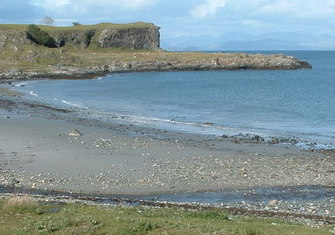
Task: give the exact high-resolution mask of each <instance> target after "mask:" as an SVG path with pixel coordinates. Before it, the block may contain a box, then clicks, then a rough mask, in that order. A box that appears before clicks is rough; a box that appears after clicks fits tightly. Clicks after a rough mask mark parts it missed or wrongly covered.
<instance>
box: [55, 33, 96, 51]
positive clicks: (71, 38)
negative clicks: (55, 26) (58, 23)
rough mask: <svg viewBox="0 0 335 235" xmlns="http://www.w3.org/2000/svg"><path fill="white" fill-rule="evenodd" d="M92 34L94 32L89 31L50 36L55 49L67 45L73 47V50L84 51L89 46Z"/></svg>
mask: <svg viewBox="0 0 335 235" xmlns="http://www.w3.org/2000/svg"><path fill="white" fill-rule="evenodd" d="M94 34H95V30H94V29H89V30H78V31H69V32H60V33H54V34H53V35H52V36H53V38H54V40H55V42H56V45H57V47H63V46H65V45H67V46H71V47H74V48H75V49H84V48H87V47H88V46H89V45H90V44H91V40H92V37H93V36H94Z"/></svg>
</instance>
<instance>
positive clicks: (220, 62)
mask: <svg viewBox="0 0 335 235" xmlns="http://www.w3.org/2000/svg"><path fill="white" fill-rule="evenodd" d="M125 55H127V58H123V59H122V58H120V57H123V56H125ZM105 56H106V55H105ZM113 56H114V57H113ZM113 56H112V55H111V57H113V58H112V59H111V60H109V61H106V62H105V63H104V64H88V65H85V66H78V65H77V66H70V65H62V64H57V65H49V66H47V67H46V68H45V71H43V72H38V71H34V70H32V69H28V70H27V69H25V68H23V67H20V66H14V67H12V68H9V69H8V68H7V69H6V71H0V81H1V80H6V81H8V80H32V79H41V78H49V79H85V78H93V77H98V76H103V75H106V74H109V73H120V72H159V71H165V72H168V71H208V70H292V69H310V68H312V66H311V65H310V64H309V63H308V62H305V61H301V60H298V59H296V58H294V57H292V56H287V55H281V54H272V55H263V54H247V53H200V52H147V53H145V52H132V53H128V54H127V53H124V54H120V53H119V54H114V55H113Z"/></svg>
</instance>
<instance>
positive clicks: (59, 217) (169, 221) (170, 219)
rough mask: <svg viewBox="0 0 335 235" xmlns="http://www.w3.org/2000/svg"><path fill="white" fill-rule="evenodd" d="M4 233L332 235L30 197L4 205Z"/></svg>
mask: <svg viewBox="0 0 335 235" xmlns="http://www.w3.org/2000/svg"><path fill="white" fill-rule="evenodd" d="M0 212H1V213H0V221H1V222H0V234H6V235H11V234H51V233H52V234H118V235H122V234H124V235H126V234H127V235H128V234H132V235H136V234H137V235H141V234H176V235H178V234H180V235H181V234H182V235H184V234H186V235H187V234H188V235H191V234H223V235H268V234H276V235H286V234H287V235H288V234H290V235H308V234H310V235H312V234H313V235H321V234H323V235H327V234H333V233H331V229H334V228H331V227H321V228H312V227H308V226H305V225H299V224H293V223H289V222H285V221H284V220H282V219H266V218H255V217H244V216H231V215H228V214H227V213H226V212H224V211H222V210H211V211H206V210H202V209H198V210H188V209H181V208H153V207H123V206H88V205H82V204H51V203H49V204H45V203H44V204H41V203H37V202H34V201H33V200H31V198H29V196H25V197H13V198H11V199H8V200H1V201H0Z"/></svg>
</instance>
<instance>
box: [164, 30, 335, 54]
mask: <svg viewBox="0 0 335 235" xmlns="http://www.w3.org/2000/svg"><path fill="white" fill-rule="evenodd" d="M161 47H162V48H163V49H166V50H172V51H194V50H201V51H207V50H214V51H220V50H231V51H244V50H334V49H335V38H333V37H332V36H331V35H322V36H317V35H313V34H303V33H295V32H292V33H291V32H289V33H287V32H279V33H273V34H270V35H258V36H253V35H250V34H247V33H235V32H231V33H224V34H221V35H219V36H209V35H200V36H193V37H192V36H183V37H165V38H164V37H162V42H161Z"/></svg>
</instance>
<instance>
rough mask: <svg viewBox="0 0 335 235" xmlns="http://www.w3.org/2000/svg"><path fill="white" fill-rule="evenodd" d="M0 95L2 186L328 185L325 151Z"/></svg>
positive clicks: (334, 174) (93, 189)
mask: <svg viewBox="0 0 335 235" xmlns="http://www.w3.org/2000/svg"><path fill="white" fill-rule="evenodd" d="M0 100H1V103H0V104H1V105H0V107H1V109H0V123H1V132H0V143H1V145H0V171H1V175H0V183H1V184H2V185H3V186H10V187H16V188H20V187H24V188H33V189H45V190H57V191H67V192H80V193H98V194H112V195H117V194H126V195H140V194H153V193H164V192H197V191H216V190H225V189H241V188H242V189H243V188H254V187H270V186H296V185H321V186H334V179H335V168H334V167H335V164H334V163H335V158H334V154H333V152H328V153H327V154H325V153H321V152H318V151H305V150H301V149H298V148H296V147H294V146H283V145H275V144H268V143H253V142H252V141H251V140H249V141H232V140H231V139H229V138H220V137H213V136H200V135H191V134H185V133H175V132H168V131H163V130H155V129H150V128H146V127H139V126H134V125H126V124H119V123H113V122H111V123H103V122H99V121H97V120H89V119H86V118H85V117H84V116H81V117H80V116H78V115H79V114H78V113H77V112H75V111H64V110H59V109H58V110H57V109H54V108H52V107H47V106H43V105H41V104H36V103H35V104H34V103H29V102H27V101H24V100H23V99H21V98H20V97H19V95H18V94H13V93H11V92H8V91H7V92H5V91H4V90H3V91H2V93H1V99H0ZM73 130H78V131H79V132H80V133H81V134H82V135H78V136H71V135H69V133H71V131H73Z"/></svg>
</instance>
